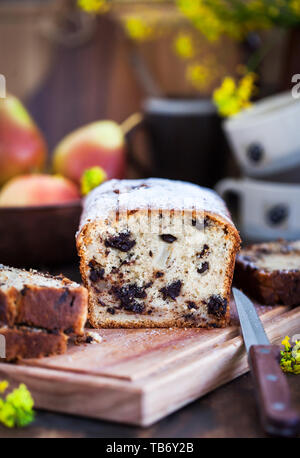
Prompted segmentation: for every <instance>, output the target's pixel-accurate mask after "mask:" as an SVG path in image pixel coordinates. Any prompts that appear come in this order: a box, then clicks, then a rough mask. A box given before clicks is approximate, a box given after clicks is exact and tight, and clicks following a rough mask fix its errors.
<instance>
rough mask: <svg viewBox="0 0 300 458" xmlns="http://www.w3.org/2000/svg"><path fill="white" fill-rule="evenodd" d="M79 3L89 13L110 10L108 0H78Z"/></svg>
mask: <svg viewBox="0 0 300 458" xmlns="http://www.w3.org/2000/svg"><path fill="white" fill-rule="evenodd" d="M77 4H78V6H79V8H81V9H83V10H84V11H87V12H88V13H106V11H108V10H109V4H108V1H107V0H77Z"/></svg>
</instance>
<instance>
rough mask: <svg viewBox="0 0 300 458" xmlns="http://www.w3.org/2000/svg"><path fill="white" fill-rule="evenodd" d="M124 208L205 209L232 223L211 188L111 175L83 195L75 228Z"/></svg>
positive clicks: (185, 183)
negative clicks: (111, 176)
mask: <svg viewBox="0 0 300 458" xmlns="http://www.w3.org/2000/svg"><path fill="white" fill-rule="evenodd" d="M125 209H126V210H129V211H130V210H142V209H151V210H173V209H174V210H195V211H196V212H204V211H205V212H210V213H214V214H217V215H218V216H219V217H221V218H223V219H224V220H225V221H226V222H227V223H230V224H232V221H231V218H230V214H229V212H228V210H227V208H226V206H225V204H224V202H223V200H222V199H221V198H220V197H219V196H218V195H217V193H216V192H215V191H213V190H211V189H208V188H203V187H201V186H197V185H195V184H192V183H187V182H184V181H170V180H166V179H160V178H148V179H139V180H116V179H114V180H110V181H107V182H105V183H104V184H102V185H101V186H98V187H97V188H96V189H94V190H93V191H92V192H91V193H90V194H89V195H88V196H87V197H86V200H85V204H84V211H83V214H82V217H81V222H80V227H79V230H80V229H81V228H82V227H83V226H84V225H85V224H86V223H88V222H90V221H93V220H96V219H99V218H101V219H106V218H109V216H110V215H112V213H113V212H115V213H116V212H120V211H122V210H125Z"/></svg>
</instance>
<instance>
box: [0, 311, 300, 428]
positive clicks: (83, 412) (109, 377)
mask: <svg viewBox="0 0 300 458" xmlns="http://www.w3.org/2000/svg"><path fill="white" fill-rule="evenodd" d="M232 305H233V304H232ZM258 309H259V313H260V315H261V319H262V321H263V323H264V326H265V329H266V332H267V334H268V337H269V339H270V340H271V342H272V343H279V342H280V341H281V340H282V338H283V337H284V336H285V335H287V334H288V335H291V336H293V335H294V334H296V333H297V332H298V326H299V322H300V309H299V308H295V309H289V308H288V307H282V306H281V307H280V306H279V307H258ZM232 311H233V314H232V322H231V325H230V326H229V327H227V328H225V329H212V330H206V329H176V328H173V329H140V330H138V329H137V330H136V329H114V330H109V329H108V330H99V331H97V332H99V334H100V335H101V336H102V337H103V342H101V343H98V344H93V345H91V344H84V345H81V346H71V347H70V348H69V350H68V351H67V353H66V354H64V355H59V356H53V357H49V358H43V359H37V360H26V361H24V362H23V363H19V364H17V365H16V364H5V363H1V364H0V378H2V379H8V380H9V381H11V382H12V383H15V384H18V383H20V382H24V383H26V385H27V386H28V388H29V389H30V391H31V393H32V395H33V397H34V400H35V403H36V406H37V407H40V408H43V409H45V410H53V411H58V412H61V413H70V414H74V415H79V416H85V417H91V418H100V419H105V420H113V421H117V422H122V423H126V424H134V425H141V426H149V425H151V424H153V423H155V422H156V421H158V420H160V419H162V418H164V417H166V416H167V415H169V414H170V413H172V412H174V411H176V410H178V409H180V408H181V407H183V406H185V405H186V404H188V403H190V402H191V401H193V400H194V399H196V398H199V397H201V396H203V395H205V394H206V393H208V392H210V391H213V390H214V389H216V388H217V387H219V386H221V385H223V384H224V383H226V382H228V381H230V380H232V379H234V378H236V377H238V376H240V375H241V374H243V373H245V372H247V370H248V364H247V359H246V353H245V349H244V346H243V342H242V338H241V336H240V333H239V327H238V325H237V320H236V316H235V313H234V308H233V306H232Z"/></svg>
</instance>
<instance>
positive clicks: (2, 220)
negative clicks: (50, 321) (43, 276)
mask: <svg viewBox="0 0 300 458" xmlns="http://www.w3.org/2000/svg"><path fill="white" fill-rule="evenodd" d="M81 211H82V204H81V201H80V200H78V201H76V202H71V203H66V204H57V205H45V206H38V207H14V208H11V207H7V208H5V207H2V208H0V263H1V264H7V265H10V266H20V267H38V266H46V267H47V266H54V265H59V264H68V263H70V262H73V261H75V262H76V258H77V254H76V245H75V233H76V231H77V229H78V225H79V219H80V215H81Z"/></svg>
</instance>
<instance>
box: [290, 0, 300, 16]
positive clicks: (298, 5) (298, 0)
mask: <svg viewBox="0 0 300 458" xmlns="http://www.w3.org/2000/svg"><path fill="white" fill-rule="evenodd" d="M290 8H291V10H292V12H294V13H295V14H296V15H297V16H300V0H292V1H291V2H290Z"/></svg>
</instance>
